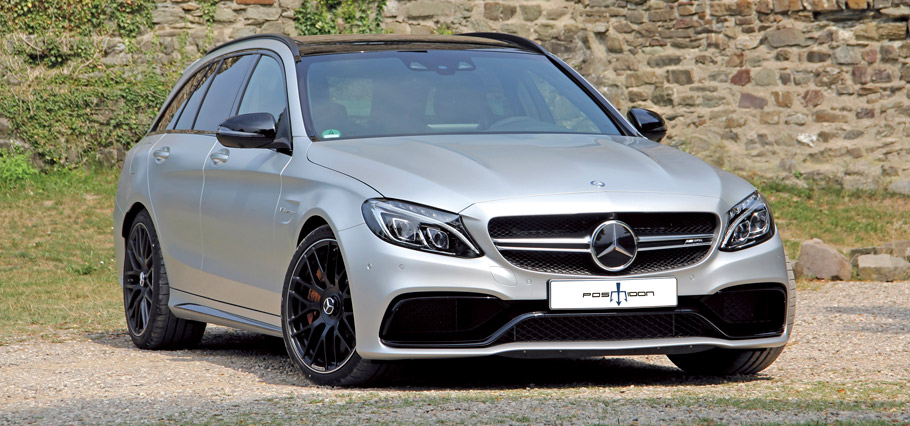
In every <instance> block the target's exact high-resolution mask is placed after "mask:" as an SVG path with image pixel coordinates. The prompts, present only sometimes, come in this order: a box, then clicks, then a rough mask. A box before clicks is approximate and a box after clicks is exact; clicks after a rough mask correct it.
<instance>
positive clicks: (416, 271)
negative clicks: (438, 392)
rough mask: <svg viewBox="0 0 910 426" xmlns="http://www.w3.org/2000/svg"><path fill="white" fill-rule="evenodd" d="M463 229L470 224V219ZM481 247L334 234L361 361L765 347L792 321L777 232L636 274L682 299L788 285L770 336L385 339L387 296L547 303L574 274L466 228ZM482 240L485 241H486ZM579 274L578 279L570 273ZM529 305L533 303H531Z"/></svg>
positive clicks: (782, 340) (354, 232)
mask: <svg viewBox="0 0 910 426" xmlns="http://www.w3.org/2000/svg"><path fill="white" fill-rule="evenodd" d="M468 225H469V227H470V226H471V225H470V221H469V224H468ZM470 231H471V232H472V235H473V236H475V238H476V239H477V240H478V244H479V245H480V246H481V248H482V249H483V250H484V252H485V256H483V257H480V258H476V259H460V258H453V257H448V256H442V255H436V254H430V253H424V252H419V251H415V250H410V249H406V248H402V247H398V246H395V245H392V244H389V243H387V242H385V241H382V240H380V239H379V238H377V237H376V236H375V235H374V234H373V233H372V232H371V231H370V230H369V229H368V228H367V227H366V226H365V225H358V226H355V227H352V228H348V229H345V230H342V231H340V232H338V238H339V241H340V243H341V247H342V250H343V253H344V257H345V260H346V266H347V269H348V275H349V279H350V282H351V286H352V296H353V303H354V311H355V321H356V329H357V350H358V352H359V353H360V355H361V356H362V357H364V358H366V359H407V358H448V357H469V356H485V355H510V356H534V354H538V355H542V354H546V355H548V356H550V355H563V356H574V355H598V354H600V355H607V354H633V353H634V354H639V353H683V352H695V351H699V350H704V349H706V348H710V347H720V348H742V349H745V348H763V347H777V346H782V345H784V344H786V342H787V340H788V339H789V336H790V330H791V327H792V321H793V314H792V313H793V308H794V306H793V305H794V302H795V297H794V293H793V292H794V291H795V289H794V288H793V283H792V281H791V280H789V279H788V274H787V266H786V258H785V255H784V251H783V244H782V242H781V240H780V237H779V236H777V235H775V237H774V238H772V239H771V240H769V241H767V242H765V243H762V244H760V245H758V246H755V247H752V248H749V249H746V250H741V251H738V252H722V251H718V250H713V251H712V253H711V255H710V256H709V257H708V258H707V259H705V260H704V261H703V262H701V263H699V264H697V265H695V266H692V267H690V268H685V269H681V270H678V271H669V272H663V273H654V274H645V275H641V276H653V277H673V278H676V280H677V283H678V292H679V296H680V299H681V300H683V298H684V296H693V297H697V296H705V295H711V294H714V293H717V292H718V291H720V290H722V289H725V288H729V287H733V286H738V285H745V284H762V285H779V286H781V287H782V288H783V289H785V290H786V295H785V299H786V303H787V308H786V311H787V312H786V320H785V325H784V327H783V330H782V331H781V332H779V333H778V334H776V335H773V336H768V335H767V334H761V335H756V337H754V338H748V337H746V338H743V337H735V338H731V337H729V336H724V335H717V334H715V335H709V334H707V333H706V335H704V336H679V337H653V338H636V339H627V340H623V339H621V338H620V339H618V340H617V339H612V340H587V341H578V340H574V341H573V340H562V341H555V340H554V341H512V342H509V341H505V340H499V339H496V340H494V341H492V342H486V344H484V345H461V346H456V345H435V346H434V345H423V347H414V346H413V345H412V346H403V345H395V344H389V342H388V341H386V342H384V341H383V340H382V339H381V338H380V336H381V335H382V332H383V330H382V327H383V320H384V318H385V317H386V315H387V312H388V310H389V307H390V306H391V305H392V303H393V301H395V299H396V298H399V297H400V296H403V295H407V294H412V293H437V294H439V293H474V294H480V295H488V296H492V297H495V298H497V299H500V300H502V301H537V302H544V303H545V302H546V300H547V287H548V282H549V280H551V279H555V278H560V279H566V278H573V277H569V276H564V275H556V274H548V273H538V272H532V271H526V270H521V269H518V268H516V267H514V266H512V265H510V264H509V263H508V262H507V261H506V260H505V259H504V258H502V256H501V255H500V254H499V253H498V252H497V251H496V250H495V248H493V247H492V242H491V241H490V240H489V237H486V236H485V235H483V234H481V233H480V232H478V229H476V228H474V229H470ZM484 237H485V238H484ZM574 278H578V277H574ZM532 303H533V302H532Z"/></svg>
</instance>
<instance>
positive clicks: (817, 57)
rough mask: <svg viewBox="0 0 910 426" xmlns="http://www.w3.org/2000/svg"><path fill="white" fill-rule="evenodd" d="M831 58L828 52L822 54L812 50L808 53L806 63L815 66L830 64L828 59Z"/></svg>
mask: <svg viewBox="0 0 910 426" xmlns="http://www.w3.org/2000/svg"><path fill="white" fill-rule="evenodd" d="M830 58H831V54H830V53H828V52H821V51H818V50H810V51H809V53H806V61H807V62H811V63H813V64H817V63H821V62H828V59H830Z"/></svg>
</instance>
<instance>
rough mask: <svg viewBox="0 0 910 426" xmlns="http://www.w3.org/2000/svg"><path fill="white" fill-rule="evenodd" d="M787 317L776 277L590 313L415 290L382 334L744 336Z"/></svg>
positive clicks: (489, 341)
mask: <svg viewBox="0 0 910 426" xmlns="http://www.w3.org/2000/svg"><path fill="white" fill-rule="evenodd" d="M421 305H422V306H421ZM446 306H448V308H447V307H446ZM453 308H454V310H453ZM786 319H787V290H786V287H785V286H784V285H782V284H779V283H760V284H748V285H741V286H734V287H730V288H727V289H724V290H721V291H720V292H717V293H714V294H711V295H704V296H679V299H678V306H677V307H676V308H675V309H621V310H602V311H585V312H567V311H553V310H549V309H548V308H547V302H546V300H511V301H505V300H499V299H496V298H493V297H490V296H485V295H475V294H471V293H464V294H459V293H415V294H408V295H403V296H400V297H399V298H397V299H396V302H395V303H393V304H392V306H390V308H389V309H388V311H387V312H386V315H385V317H384V319H383V323H382V324H383V326H382V328H381V330H382V331H381V332H380V338H382V339H383V342H384V343H385V344H388V345H392V346H409V347H449V346H460V347H486V346H491V345H497V344H503V343H510V342H535V341H538V342H543V341H553V342H558V341H607V340H635V339H658V338H672V337H717V338H724V339H746V338H757V337H768V336H776V335H780V333H782V332H783V331H784V326H785V325H786Z"/></svg>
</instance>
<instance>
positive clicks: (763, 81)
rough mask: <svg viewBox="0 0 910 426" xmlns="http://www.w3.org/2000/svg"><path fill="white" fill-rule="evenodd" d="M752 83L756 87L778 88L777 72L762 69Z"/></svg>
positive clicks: (756, 73) (757, 72)
mask: <svg viewBox="0 0 910 426" xmlns="http://www.w3.org/2000/svg"><path fill="white" fill-rule="evenodd" d="M752 81H753V82H754V83H755V85H756V86H776V85H777V72H776V71H774V70H771V69H767V68H762V69H760V70H758V71H756V72H755V76H754V77H753V78H752Z"/></svg>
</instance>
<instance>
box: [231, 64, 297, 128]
mask: <svg viewBox="0 0 910 426" xmlns="http://www.w3.org/2000/svg"><path fill="white" fill-rule="evenodd" d="M287 105H288V98H287V89H286V88H285V84H284V74H283V73H282V72H281V64H279V63H278V61H276V60H275V59H274V58H272V57H269V56H262V58H261V59H260V60H259V64H258V65H256V69H255V70H254V71H253V75H252V76H251V77H250V82H249V84H247V86H246V91H244V92H243V99H242V100H241V101H240V109H239V110H238V111H237V114H247V113H251V112H267V113H270V114H272V116H273V117H275V120H278V118H279V117H280V116H281V114H282V113H284V110H285V109H286V108H287Z"/></svg>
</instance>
